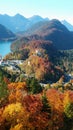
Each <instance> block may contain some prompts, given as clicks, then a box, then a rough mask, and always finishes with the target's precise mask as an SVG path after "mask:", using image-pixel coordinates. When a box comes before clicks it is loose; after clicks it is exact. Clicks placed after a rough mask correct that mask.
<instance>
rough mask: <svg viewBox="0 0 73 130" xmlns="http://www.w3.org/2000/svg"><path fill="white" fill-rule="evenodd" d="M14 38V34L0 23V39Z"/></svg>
mask: <svg viewBox="0 0 73 130" xmlns="http://www.w3.org/2000/svg"><path fill="white" fill-rule="evenodd" d="M14 39H16V35H15V34H14V33H13V32H11V31H10V30H9V29H7V28H6V27H4V26H3V25H1V24H0V41H5V40H10V41H12V40H14Z"/></svg>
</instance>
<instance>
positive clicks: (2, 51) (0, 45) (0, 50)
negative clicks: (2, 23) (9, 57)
mask: <svg viewBox="0 0 73 130" xmlns="http://www.w3.org/2000/svg"><path fill="white" fill-rule="evenodd" d="M11 43H12V42H9V41H6V42H0V55H2V57H4V56H5V55H6V54H8V53H9V52H10V45H11Z"/></svg>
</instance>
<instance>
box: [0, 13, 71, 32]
mask: <svg viewBox="0 0 73 130" xmlns="http://www.w3.org/2000/svg"><path fill="white" fill-rule="evenodd" d="M41 21H44V22H45V21H50V20H49V19H48V18H42V17H41V16H39V15H34V16H32V17H30V18H26V17H24V16H22V15H20V14H16V15H14V16H9V15H7V14H4V15H2V14H0V24H2V25H4V26H5V27H7V28H8V29H10V30H11V31H13V32H14V33H16V32H20V31H26V30H27V29H28V28H29V27H31V26H32V25H34V24H35V23H38V22H41ZM62 23H63V24H64V25H65V26H66V27H67V28H68V29H69V30H70V31H73V26H72V25H71V24H70V23H68V22H67V21H62Z"/></svg>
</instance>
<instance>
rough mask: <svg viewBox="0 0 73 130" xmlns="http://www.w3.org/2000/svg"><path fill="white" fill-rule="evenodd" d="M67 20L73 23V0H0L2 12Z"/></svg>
mask: <svg viewBox="0 0 73 130" xmlns="http://www.w3.org/2000/svg"><path fill="white" fill-rule="evenodd" d="M17 13H20V14H21V15H23V16H25V17H27V18H28V17H31V16H33V15H40V16H42V17H43V18H45V17H48V18H49V19H54V18H56V19H59V20H64V19H65V20H67V21H68V22H70V23H71V24H72V25H73V0H0V14H8V15H11V16H13V15H15V14H17Z"/></svg>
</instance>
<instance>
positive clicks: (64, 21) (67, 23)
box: [61, 20, 73, 31]
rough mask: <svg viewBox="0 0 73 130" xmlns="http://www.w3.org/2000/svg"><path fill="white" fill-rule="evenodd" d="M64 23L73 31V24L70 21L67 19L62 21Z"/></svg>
mask: <svg viewBox="0 0 73 130" xmlns="http://www.w3.org/2000/svg"><path fill="white" fill-rule="evenodd" d="M61 22H62V24H63V25H65V26H66V27H67V28H68V29H69V30H70V31H73V25H71V24H70V23H69V22H67V21H66V20H62V21H61Z"/></svg>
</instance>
